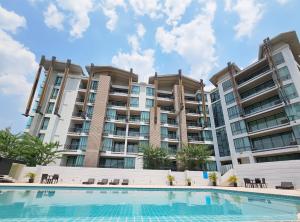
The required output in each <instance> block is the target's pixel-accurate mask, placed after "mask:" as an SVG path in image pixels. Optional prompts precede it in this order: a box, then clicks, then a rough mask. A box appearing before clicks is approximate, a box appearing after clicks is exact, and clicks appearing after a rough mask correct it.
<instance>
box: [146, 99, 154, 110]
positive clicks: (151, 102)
mask: <svg viewBox="0 0 300 222" xmlns="http://www.w3.org/2000/svg"><path fill="white" fill-rule="evenodd" d="M153 106H154V100H153V99H146V107H147V108H151V107H153Z"/></svg>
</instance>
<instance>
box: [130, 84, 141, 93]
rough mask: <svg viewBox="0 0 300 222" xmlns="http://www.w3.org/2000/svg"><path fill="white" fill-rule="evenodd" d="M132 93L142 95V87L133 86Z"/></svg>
mask: <svg viewBox="0 0 300 222" xmlns="http://www.w3.org/2000/svg"><path fill="white" fill-rule="evenodd" d="M131 93H132V94H140V87H139V86H134V85H133V86H132V87H131Z"/></svg>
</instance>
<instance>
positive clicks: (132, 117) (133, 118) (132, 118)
mask: <svg viewBox="0 0 300 222" xmlns="http://www.w3.org/2000/svg"><path fill="white" fill-rule="evenodd" d="M129 121H130V122H140V121H141V118H140V117H139V116H131V117H130V118H129Z"/></svg>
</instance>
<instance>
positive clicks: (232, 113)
mask: <svg viewBox="0 0 300 222" xmlns="http://www.w3.org/2000/svg"><path fill="white" fill-rule="evenodd" d="M227 111H228V116H229V119H234V118H237V117H239V116H240V110H239V107H238V106H237V105H235V106H233V107H230V108H228V109H227Z"/></svg>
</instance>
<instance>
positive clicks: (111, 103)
mask: <svg viewBox="0 0 300 222" xmlns="http://www.w3.org/2000/svg"><path fill="white" fill-rule="evenodd" d="M108 105H109V106H119V107H126V105H127V103H126V102H122V101H110V102H108Z"/></svg>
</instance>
